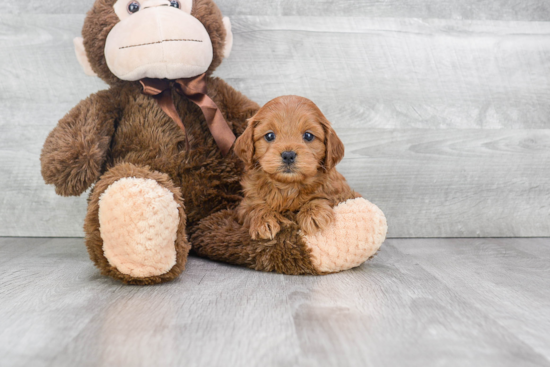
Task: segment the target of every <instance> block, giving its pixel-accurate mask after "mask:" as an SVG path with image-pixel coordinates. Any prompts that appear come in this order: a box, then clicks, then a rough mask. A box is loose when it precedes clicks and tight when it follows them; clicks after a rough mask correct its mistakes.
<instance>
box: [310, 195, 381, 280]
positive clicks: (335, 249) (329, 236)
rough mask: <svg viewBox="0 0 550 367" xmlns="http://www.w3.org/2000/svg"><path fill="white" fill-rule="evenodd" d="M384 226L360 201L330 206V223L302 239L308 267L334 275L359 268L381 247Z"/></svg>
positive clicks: (370, 207)
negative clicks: (332, 216)
mask: <svg viewBox="0 0 550 367" xmlns="http://www.w3.org/2000/svg"><path fill="white" fill-rule="evenodd" d="M387 229H388V226H387V223H386V217H385V216H384V213H382V211H381V210H380V209H379V208H378V207H377V206H376V205H374V204H372V203H370V202H369V201H367V200H365V199H363V198H357V199H350V200H348V201H346V202H343V203H340V204H339V205H338V206H336V207H334V222H333V223H331V224H330V225H329V226H328V227H326V228H324V229H323V230H321V231H319V232H316V233H314V234H311V235H305V236H303V239H304V242H305V244H306V246H307V247H309V248H310V249H311V254H312V259H311V261H312V264H313V266H314V267H315V269H316V270H317V271H319V272H320V273H336V272H339V271H343V270H347V269H351V268H354V267H356V266H359V265H361V264H362V263H364V262H365V261H366V260H368V259H369V258H370V257H372V256H373V255H374V254H375V253H376V251H378V249H379V248H380V246H381V245H382V242H384V240H385V239H386V232H387Z"/></svg>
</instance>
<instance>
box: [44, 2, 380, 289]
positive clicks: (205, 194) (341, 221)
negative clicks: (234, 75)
mask: <svg viewBox="0 0 550 367" xmlns="http://www.w3.org/2000/svg"><path fill="white" fill-rule="evenodd" d="M82 36H83V37H82V38H77V39H75V41H74V43H75V49H76V54H77V58H78V60H79V62H80V63H81V65H82V66H83V68H84V71H85V72H86V73H87V74H89V75H96V76H98V77H99V78H101V79H102V80H104V81H105V82H106V83H107V84H109V89H107V90H103V91H100V92H98V93H96V94H92V95H91V96H89V97H88V98H87V99H85V100H83V101H81V102H80V103H79V104H78V105H77V106H76V107H74V108H73V109H72V110H71V111H70V112H69V113H68V114H67V115H66V116H65V117H63V118H62V119H61V120H60V121H59V123H58V125H57V126H56V127H55V129H54V130H53V131H52V132H51V133H50V134H49V136H48V137H47V139H46V142H45V144H44V147H43V150H42V154H41V164H42V175H43V177H44V180H45V181H46V183H48V184H53V185H55V190H56V192H57V193H58V194H59V195H63V196H71V195H81V194H82V193H84V192H85V191H86V190H87V189H88V188H90V187H92V186H93V189H92V190H91V193H90V196H89V199H88V211H87V215H86V219H85V224H84V230H85V234H86V246H87V249H88V252H89V255H90V258H91V259H92V261H93V262H94V263H95V265H96V266H97V267H98V268H99V269H100V270H101V272H102V274H104V275H107V276H110V277H112V278H115V279H118V280H120V281H122V282H125V283H128V284H155V283H160V282H164V281H169V280H172V279H174V278H176V277H177V276H178V275H179V274H180V273H181V272H182V271H183V270H184V267H185V263H186V261H187V256H188V253H189V250H190V249H191V248H193V250H194V251H195V252H196V253H197V254H198V255H200V256H205V257H208V258H211V259H214V260H219V261H225V262H229V263H234V264H239V265H244V266H248V267H251V268H254V269H258V270H266V271H279V272H282V273H288V274H322V273H328V272H335V271H340V270H344V269H348V268H350V267H353V266H357V265H359V264H360V263H362V262H363V261H364V260H366V259H367V258H368V257H370V256H372V255H373V254H374V252H376V250H377V249H378V247H379V246H380V244H381V243H382V241H383V239H384V237H385V231H386V229H385V228H386V227H385V226H386V223H385V218H384V216H383V214H382V212H381V211H380V210H379V209H378V208H376V207H375V206H374V205H372V204H370V203H368V202H367V201H365V200H363V199H361V200H363V201H360V202H359V201H356V200H355V201H354V200H352V201H348V202H346V203H342V204H341V205H340V206H338V207H337V208H335V211H336V221H335V223H334V226H335V227H334V228H332V231H331V232H330V233H329V234H327V235H326V236H323V234H322V233H319V234H318V235H316V236H311V237H305V236H302V235H301V232H300V229H299V227H298V226H297V225H289V226H286V227H285V228H283V229H282V230H281V232H280V233H279V234H278V236H277V237H276V238H275V239H274V240H272V241H267V240H266V241H252V240H250V238H249V236H248V233H247V232H246V231H243V229H242V228H240V227H239V226H238V224H237V223H236V222H234V221H233V220H232V219H233V218H232V217H231V216H232V212H231V211H230V209H232V208H234V207H235V206H236V205H238V203H239V202H240V200H241V199H242V194H241V186H240V183H239V181H240V178H241V175H242V172H243V163H242V162H241V161H240V160H239V159H238V157H236V155H235V154H234V153H233V151H232V144H233V142H234V140H235V137H236V136H239V135H240V134H242V133H243V131H244V130H245V128H246V121H247V119H248V118H250V117H252V116H253V115H254V114H255V113H256V112H257V110H258V108H259V107H258V105H257V104H256V103H254V102H252V101H250V100H249V99H248V98H246V97H245V96H244V95H242V94H241V93H239V92H238V91H236V90H234V89H233V88H232V87H231V86H229V85H228V84H227V83H225V82H224V81H223V80H221V79H219V78H215V77H212V73H213V72H214V70H215V69H216V67H218V66H219V65H220V63H221V62H222V59H223V58H224V57H227V56H228V55H229V53H230V51H231V47H232V41H233V38H232V33H231V25H230V22H229V19H227V18H223V17H222V15H221V13H220V11H219V9H218V8H217V6H216V5H215V4H214V2H213V1H212V0H135V1H129V0H118V1H117V0H96V2H95V4H94V5H93V8H92V9H91V10H90V11H89V12H88V14H87V16H86V19H85V22H84V26H83V29H82ZM213 223H215V224H216V226H215V228H216V231H217V232H213V231H212V228H214V227H213V226H212V225H213ZM219 225H221V227H220V226H219ZM350 229H352V230H351V231H350ZM351 232H352V233H351ZM331 233H332V234H331ZM342 233H347V235H346V236H344V237H342ZM350 233H351V234H350ZM331 235H332V237H331ZM334 236H336V237H334ZM369 236H370V237H369ZM367 237H368V238H367ZM189 239H191V240H189Z"/></svg>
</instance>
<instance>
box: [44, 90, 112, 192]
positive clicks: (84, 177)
mask: <svg viewBox="0 0 550 367" xmlns="http://www.w3.org/2000/svg"><path fill="white" fill-rule="evenodd" d="M114 93H115V92H114V91H113V90H112V89H109V90H105V91H100V92H98V93H96V94H92V95H91V96H89V97H88V98H86V99H84V100H82V101H81V102H80V103H79V104H78V105H77V106H76V107H74V108H73V109H72V110H71V111H70V112H69V113H68V114H67V115H65V117H63V118H62V119H61V120H60V121H59V123H58V124H57V126H56V127H55V128H54V129H53V130H52V132H50V134H49V135H48V137H47V138H46V142H45V143H44V147H43V148H42V154H41V156H40V162H41V165H42V177H43V178H44V181H46V183H47V184H53V185H55V191H56V193H57V194H59V195H62V196H78V195H80V194H82V193H83V192H84V191H86V190H87V189H88V188H89V187H90V186H91V185H92V184H93V183H94V182H95V181H96V180H97V179H98V177H99V176H100V174H101V172H102V166H103V164H104V162H105V159H106V156H107V151H108V150H109V145H110V143H111V139H112V136H113V134H114V131H115V121H116V120H117V118H118V116H119V110H120V109H119V108H118V106H117V102H116V101H117V100H118V98H117V97H116V96H114Z"/></svg>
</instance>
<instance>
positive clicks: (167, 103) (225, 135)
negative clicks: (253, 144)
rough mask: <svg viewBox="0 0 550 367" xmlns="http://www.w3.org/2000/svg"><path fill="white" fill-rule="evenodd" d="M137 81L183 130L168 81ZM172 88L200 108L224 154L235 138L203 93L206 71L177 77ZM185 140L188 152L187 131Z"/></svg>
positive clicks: (217, 110)
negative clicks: (180, 77)
mask: <svg viewBox="0 0 550 367" xmlns="http://www.w3.org/2000/svg"><path fill="white" fill-rule="evenodd" d="M140 83H141V85H142V86H143V94H146V95H149V96H152V97H153V98H155V100H156V101H157V103H158V105H159V107H160V108H161V109H162V110H163V111H164V112H165V113H166V114H167V115H168V116H170V118H171V119H172V120H174V122H175V123H176V124H177V125H178V126H179V127H180V128H181V129H182V130H183V131H184V132H185V126H184V125H183V122H182V121H181V119H180V117H179V115H178V111H177V110H176V106H174V101H172V92H171V87H170V80H168V79H150V78H145V79H142V80H140ZM175 87H176V91H177V92H178V93H179V94H181V95H182V96H184V97H186V98H187V99H189V100H190V101H191V102H193V103H194V104H196V105H197V106H199V107H200V109H201V110H202V113H203V114H204V118H205V119H206V124H207V125H208V129H210V133H211V134H212V136H213V137H214V140H215V141H216V144H218V147H219V148H220V150H221V152H222V154H223V155H224V156H225V155H227V153H229V150H230V149H231V147H232V146H233V143H234V142H235V140H236V137H235V134H233V131H231V128H229V125H228V124H227V122H226V121H225V119H224V118H223V115H222V113H221V112H220V110H219V108H218V106H217V105H216V103H215V102H214V101H213V100H212V99H211V98H210V97H208V95H207V94H206V93H207V86H206V74H202V75H199V76H197V77H194V78H185V79H177V80H175ZM185 140H186V147H187V151H189V138H188V137H187V133H186V132H185Z"/></svg>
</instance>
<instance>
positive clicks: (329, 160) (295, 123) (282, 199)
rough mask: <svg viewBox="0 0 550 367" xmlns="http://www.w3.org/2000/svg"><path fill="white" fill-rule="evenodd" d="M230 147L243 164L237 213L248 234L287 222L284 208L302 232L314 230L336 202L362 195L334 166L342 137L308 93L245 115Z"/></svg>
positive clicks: (261, 234)
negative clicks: (245, 123)
mask: <svg viewBox="0 0 550 367" xmlns="http://www.w3.org/2000/svg"><path fill="white" fill-rule="evenodd" d="M234 151H235V153H236V154H237V155H238V156H239V157H240V158H241V159H242V160H243V161H244V162H245V164H246V172H245V174H244V177H243V180H242V186H243V189H244V194H245V196H244V199H243V201H242V202H241V204H240V205H239V207H238V208H237V212H238V216H239V220H240V222H241V224H243V225H244V226H246V227H248V228H250V235H251V237H252V239H273V238H274V237H275V235H276V234H277V233H278V232H279V230H280V228H281V227H280V225H281V224H284V223H287V222H288V221H289V220H288V219H287V218H285V216H284V215H283V214H284V213H285V212H294V213H296V220H297V222H298V224H299V225H300V227H301V229H302V231H303V232H304V234H306V235H308V234H313V233H315V232H316V231H318V230H321V229H323V228H325V227H326V226H327V225H329V224H330V223H331V222H332V221H333V220H334V213H333V210H332V208H333V207H334V206H336V205H338V204H339V203H341V202H343V201H345V200H348V199H353V198H357V197H360V195H359V194H357V193H356V192H354V191H353V190H352V189H351V188H350V187H349V185H348V184H347V182H346V179H345V178H344V176H342V175H341V174H340V173H338V172H337V171H336V169H335V166H336V164H338V162H340V161H341V160H342V158H343V157H344V145H343V144H342V141H341V140H340V139H339V138H338V136H337V135H336V132H335V131H334V130H333V129H332V127H331V125H330V122H329V121H328V120H327V118H326V117H325V116H324V115H323V113H322V112H321V111H320V110H319V108H318V107H317V106H316V105H315V104H314V103H313V102H312V101H310V100H309V99H307V98H303V97H298V96H283V97H278V98H275V99H274V100H272V101H270V102H268V103H267V104H266V105H265V106H264V107H262V108H261V109H260V110H259V111H258V113H257V114H256V115H255V116H253V117H252V118H250V119H249V121H248V127H247V129H246V130H245V131H244V133H243V134H242V135H241V136H240V137H239V139H237V141H236V143H235V149H234Z"/></svg>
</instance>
